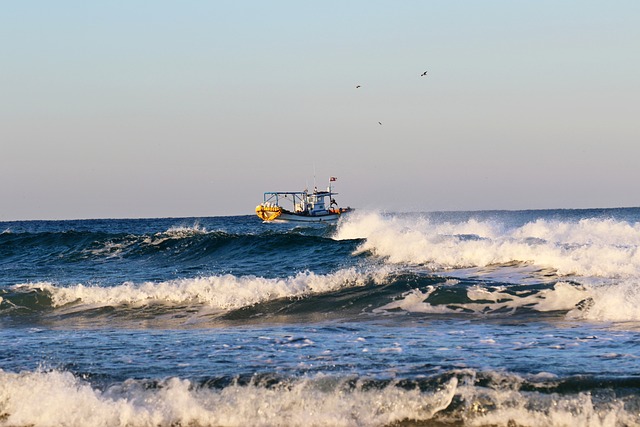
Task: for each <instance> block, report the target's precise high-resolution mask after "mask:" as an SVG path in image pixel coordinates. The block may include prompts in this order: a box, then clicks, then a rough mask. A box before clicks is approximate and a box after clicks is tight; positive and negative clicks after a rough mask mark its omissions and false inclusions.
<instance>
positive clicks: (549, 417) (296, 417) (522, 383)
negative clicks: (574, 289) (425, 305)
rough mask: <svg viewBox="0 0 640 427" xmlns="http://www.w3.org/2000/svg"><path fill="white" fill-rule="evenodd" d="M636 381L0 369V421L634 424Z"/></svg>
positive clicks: (469, 374)
mask: <svg viewBox="0 0 640 427" xmlns="http://www.w3.org/2000/svg"><path fill="white" fill-rule="evenodd" d="M618 383H619V384H618ZM639 386H640V384H638V380H637V379H635V380H634V379H633V378H629V379H617V380H616V379H612V380H609V381H602V380H597V379H596V380H595V381H591V382H590V381H588V380H587V381H585V380H584V379H578V380H577V381H576V380H574V379H559V378H557V377H555V376H553V375H550V374H549V375H546V374H544V373H540V374H538V375H535V376H532V377H529V378H525V377H521V376H518V375H515V374H510V373H500V372H477V371H473V370H468V369H467V370H454V371H451V372H449V373H447V374H445V375H441V376H438V377H434V378H423V379H401V380H373V379H368V378H358V377H354V376H348V377H337V376H330V375H324V374H318V375H315V376H313V377H303V378H283V377H279V376H277V375H269V374H261V375H254V376H252V377H250V378H248V379H242V378H235V379H230V380H229V379H224V378H223V379H209V380H205V381H194V380H190V379H182V378H177V377H172V378H167V379H164V380H159V381H158V380H140V379H130V380H126V381H124V382H116V383H111V384H108V385H106V386H97V385H94V384H92V383H91V381H90V380H88V379H86V378H84V377H83V376H82V375H74V374H72V373H70V372H66V371H35V372H29V371H25V372H20V373H12V372H4V371H2V370H0V425H3V426H27V425H29V426H36V427H37V426H50V425H66V426H102V425H110V426H131V427H133V426H151V425H153V426H173V425H198V426H217V425H225V426H243V425H249V424H250V425H257V426H285V425H286V426H345V427H346V426H391V425H404V424H410V425H431V424H433V423H436V424H437V425H443V426H447V425H461V424H464V425H495V426H509V425H523V426H565V425H590V426H608V425H637V424H638V423H639V422H640V418H639V416H638V413H637V408H638V405H640V401H639V399H638V394H637V392H638V390H639V389H640V387H639Z"/></svg>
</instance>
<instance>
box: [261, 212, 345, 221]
mask: <svg viewBox="0 0 640 427" xmlns="http://www.w3.org/2000/svg"><path fill="white" fill-rule="evenodd" d="M340 215H341V214H334V213H332V214H326V215H297V214H291V213H287V212H282V213H281V214H280V215H279V216H278V217H277V218H276V219H274V220H273V221H270V222H329V223H333V222H338V218H340Z"/></svg>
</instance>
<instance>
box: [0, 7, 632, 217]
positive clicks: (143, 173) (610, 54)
mask: <svg viewBox="0 0 640 427" xmlns="http://www.w3.org/2000/svg"><path fill="white" fill-rule="evenodd" d="M0 9H1V12H0V57H1V58H2V60H1V62H0V64H1V65H0V220H5V221H6V220H23V219H24V220H28V219H79V218H156V217H193V216H196V217H201V216H224V215H245V214H253V212H254V208H255V206H256V205H257V204H258V203H260V202H261V201H262V194H263V192H265V191H300V190H303V189H304V188H305V187H308V188H311V187H312V186H313V185H314V183H315V185H317V186H318V187H319V188H324V187H325V186H326V185H327V183H328V180H329V177H330V176H335V177H337V181H336V182H335V183H334V184H335V186H334V189H335V190H337V191H338V192H339V196H337V197H336V199H337V201H338V202H339V204H340V205H342V206H347V205H348V206H351V207H355V208H358V209H371V210H381V211H387V212H417V211H442V210H493V209H509V210H518V209H547V208H591V207H620V206H640V192H639V191H638V183H639V182H640V167H639V166H638V161H639V159H640V2H638V1H636V0H630V1H611V2H603V1H591V0H580V1H578V0H566V1H556V0H553V1H545V0H535V1H534V0H532V1H526V0H522V1H520V0H519V1H513V0H500V1H498V0H488V1H487V0H484V1H470V0H469V1H464V0H456V1H444V0H442V1H410V0H405V1H391V0H389V1H375V0H355V1H354V0H351V1H335V0H325V1H321V2H320V1H304V0H291V1H278V0H273V1H242V0H234V1H204V0H203V1H194V0H191V1H189V0H186V1H163V0H159V1H136V0H132V1H109V2H87V1H80V0H78V1H68V0H59V1H55V2H51V1H44V0H43V1H37V0H33V1H9V2H3V4H2V6H0ZM424 71H428V73H427V75H426V76H421V74H422V73H423V72H424ZM358 85H359V86H360V87H359V88H356V86H358ZM380 123H381V124H380Z"/></svg>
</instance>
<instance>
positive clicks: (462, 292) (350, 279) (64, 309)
mask: <svg viewBox="0 0 640 427" xmlns="http://www.w3.org/2000/svg"><path fill="white" fill-rule="evenodd" d="M638 289H640V287H639V286H638V283H637V282H633V281H631V282H616V283H614V284H599V285H585V284H581V283H579V282H572V281H556V282H550V283H534V284H517V283H508V282H491V281H485V280H478V279H468V278H452V277H447V276H440V275H432V274H425V273H421V272H407V271H404V270H399V269H393V268H391V267H388V266H382V267H379V268H369V269H366V270H359V269H356V268H347V269H341V270H338V271H336V272H334V273H330V274H316V273H312V272H308V271H306V272H300V273H297V274H295V275H292V276H289V277H284V278H266V277H259V276H234V275H231V274H225V275H214V276H205V277H196V278H189V279H175V280H169V281H164V282H142V283H133V282H126V283H123V284H121V285H117V286H109V287H105V286H100V285H85V284H76V285H56V284H54V283H50V282H37V283H25V284H19V285H14V286H12V287H10V288H9V289H4V290H0V314H2V315H6V316H11V315H21V314H33V313H36V314H37V313H41V314H42V315H49V314H53V315H64V316H68V315H69V314H77V315H84V314H87V316H88V317H90V318H96V316H97V314H99V313H103V314H104V315H108V316H111V317H113V316H119V315H121V316H126V317H128V318H148V316H150V315H153V316H156V320H157V321H160V320H161V319H162V316H163V315H167V314H174V315H175V314H176V313H181V316H182V317H184V316H185V314H188V313H192V315H190V317H189V319H185V320H183V321H184V322H186V321H187V320H189V321H196V320H198V319H199V320H198V321H202V320H203V317H206V318H208V319H209V320H211V319H213V318H215V319H216V320H222V319H226V320H231V319H232V320H234V321H239V322H252V321H255V320H256V319H260V320H261V321H267V320H269V319H271V320H277V319H280V320H282V321H290V322H303V321H305V319H306V318H308V317H309V318H313V319H315V320H317V316H324V317H323V318H324V319H326V320H338V319H349V318H356V317H358V318H360V319H362V315H368V316H374V317H380V316H382V317H386V318H388V317H389V316H397V314H398V313H410V314H415V315H421V316H465V317H469V316H470V317H481V318H487V317H494V318H495V317H510V316H520V317H523V316H532V317H536V316H538V315H540V314H544V315H546V316H549V315H551V316H555V317H559V318H562V319H568V320H576V321H580V320H587V321H607V322H640V308H639V307H640V291H638ZM103 308H110V310H108V311H104V310H103V311H100V309H103ZM170 317H171V318H172V319H173V318H175V317H178V316H177V315H176V316H170ZM65 320H70V319H69V318H68V317H65Z"/></svg>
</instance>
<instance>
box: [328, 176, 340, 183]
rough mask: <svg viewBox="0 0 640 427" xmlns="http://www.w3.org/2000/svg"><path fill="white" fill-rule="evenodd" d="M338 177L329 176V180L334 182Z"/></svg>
mask: <svg viewBox="0 0 640 427" xmlns="http://www.w3.org/2000/svg"><path fill="white" fill-rule="evenodd" d="M337 179H338V178H336V177H335V176H332V177H331V178H329V181H331V182H333V181H335V180H337Z"/></svg>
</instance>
